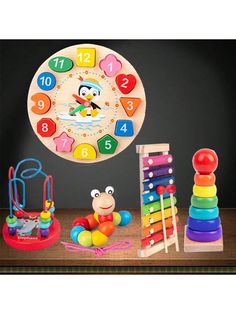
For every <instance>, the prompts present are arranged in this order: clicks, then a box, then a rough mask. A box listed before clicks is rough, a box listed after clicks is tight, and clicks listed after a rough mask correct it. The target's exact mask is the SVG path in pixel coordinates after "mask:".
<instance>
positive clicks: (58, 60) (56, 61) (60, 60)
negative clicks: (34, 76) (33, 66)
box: [48, 56, 74, 73]
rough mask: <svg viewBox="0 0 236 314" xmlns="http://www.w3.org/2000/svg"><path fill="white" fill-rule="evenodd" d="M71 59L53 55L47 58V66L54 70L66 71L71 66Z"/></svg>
mask: <svg viewBox="0 0 236 314" xmlns="http://www.w3.org/2000/svg"><path fill="white" fill-rule="evenodd" d="M73 65H74V64H73V61H72V60H71V59H69V58H66V57H59V56H58V57H54V58H52V59H50V60H49V62H48V66H49V68H50V69H51V70H53V71H55V72H59V73H62V72H67V71H70V70H71V69H72V68H73Z"/></svg>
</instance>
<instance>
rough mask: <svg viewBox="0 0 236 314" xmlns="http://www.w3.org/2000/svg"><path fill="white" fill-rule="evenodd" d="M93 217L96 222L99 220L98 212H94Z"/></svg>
mask: <svg viewBox="0 0 236 314" xmlns="http://www.w3.org/2000/svg"><path fill="white" fill-rule="evenodd" d="M94 218H95V219H96V220H97V222H99V220H98V213H94Z"/></svg>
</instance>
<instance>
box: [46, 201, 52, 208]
mask: <svg viewBox="0 0 236 314" xmlns="http://www.w3.org/2000/svg"><path fill="white" fill-rule="evenodd" d="M50 203H51V202H50V201H46V202H45V207H46V208H49V206H50ZM53 206H54V202H52V204H51V207H53Z"/></svg>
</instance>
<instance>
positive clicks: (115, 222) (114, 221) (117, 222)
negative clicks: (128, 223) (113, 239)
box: [113, 212, 121, 226]
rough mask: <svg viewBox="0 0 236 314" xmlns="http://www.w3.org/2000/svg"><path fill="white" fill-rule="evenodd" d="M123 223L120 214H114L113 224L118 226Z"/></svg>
mask: <svg viewBox="0 0 236 314" xmlns="http://www.w3.org/2000/svg"><path fill="white" fill-rule="evenodd" d="M120 222H121V215H120V214H119V213H116V212H113V223H114V225H115V226H118V225H119V223H120Z"/></svg>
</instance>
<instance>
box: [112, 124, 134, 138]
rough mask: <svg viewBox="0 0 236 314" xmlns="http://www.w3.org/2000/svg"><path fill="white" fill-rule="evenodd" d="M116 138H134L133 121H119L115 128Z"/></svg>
mask: <svg viewBox="0 0 236 314" xmlns="http://www.w3.org/2000/svg"><path fill="white" fill-rule="evenodd" d="M115 135H116V136H133V135H134V128H133V122H132V121H131V120H117V121H116V127H115Z"/></svg>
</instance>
